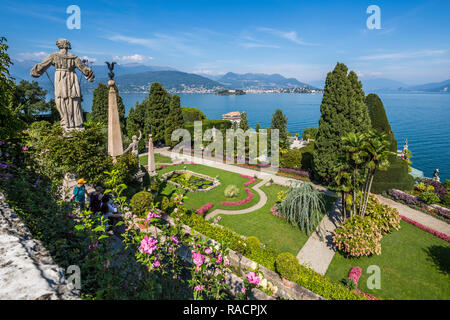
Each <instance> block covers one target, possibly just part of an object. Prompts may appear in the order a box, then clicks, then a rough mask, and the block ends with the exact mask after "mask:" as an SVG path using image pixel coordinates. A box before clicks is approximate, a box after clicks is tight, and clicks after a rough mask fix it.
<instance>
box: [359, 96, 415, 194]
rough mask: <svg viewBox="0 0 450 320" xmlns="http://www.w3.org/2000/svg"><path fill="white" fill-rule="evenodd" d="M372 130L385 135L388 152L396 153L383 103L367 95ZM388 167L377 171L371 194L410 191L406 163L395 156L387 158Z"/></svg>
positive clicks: (411, 184)
mask: <svg viewBox="0 0 450 320" xmlns="http://www.w3.org/2000/svg"><path fill="white" fill-rule="evenodd" d="M365 102H366V105H367V108H368V109H369V115H370V119H371V123H372V128H373V129H374V130H376V131H378V132H383V133H387V134H388V135H389V141H390V143H391V146H390V151H392V152H397V140H396V139H395V136H394V132H393V131H392V129H391V125H390V124H389V121H388V118H387V116H386V110H385V108H384V106H383V102H382V101H381V99H380V98H379V97H378V96H377V95H376V94H373V93H371V94H369V95H368V96H367V97H366V99H365ZM388 161H389V163H390V166H389V168H388V170H387V171H377V172H375V175H374V177H373V183H372V192H375V193H381V192H383V191H386V190H389V189H392V188H395V189H400V190H411V189H412V188H413V187H414V178H413V177H412V176H411V175H410V174H409V171H408V163H407V162H406V161H405V160H403V159H401V158H399V157H398V156H396V155H392V156H390V157H389V158H388Z"/></svg>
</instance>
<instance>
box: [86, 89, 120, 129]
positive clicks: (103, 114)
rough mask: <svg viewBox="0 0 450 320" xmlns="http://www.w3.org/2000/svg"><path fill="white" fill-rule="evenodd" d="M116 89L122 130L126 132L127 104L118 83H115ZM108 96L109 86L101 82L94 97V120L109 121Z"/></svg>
mask: <svg viewBox="0 0 450 320" xmlns="http://www.w3.org/2000/svg"><path fill="white" fill-rule="evenodd" d="M114 89H115V90H116V93H117V109H118V111H119V120H120V126H121V128H122V132H125V129H126V125H125V105H124V104H123V101H122V97H121V96H120V94H119V89H118V88H117V86H116V85H114ZM108 97H109V87H108V86H107V85H106V84H104V83H99V84H98V86H97V88H95V90H94V95H93V99H92V121H94V122H103V123H108Z"/></svg>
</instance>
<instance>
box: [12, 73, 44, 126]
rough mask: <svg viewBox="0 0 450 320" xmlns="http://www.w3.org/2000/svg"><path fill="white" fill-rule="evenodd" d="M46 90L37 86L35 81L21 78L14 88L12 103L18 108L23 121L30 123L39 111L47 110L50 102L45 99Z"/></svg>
mask: <svg viewBox="0 0 450 320" xmlns="http://www.w3.org/2000/svg"><path fill="white" fill-rule="evenodd" d="M46 95H47V91H46V90H44V89H42V88H41V87H39V84H38V83H37V82H36V81H32V82H29V81H25V80H21V81H20V82H19V84H18V85H16V87H15V89H14V95H13V105H14V107H15V108H16V109H17V110H20V115H21V117H22V119H23V120H24V121H26V122H27V123H31V122H33V121H34V119H35V116H37V115H39V114H40V113H41V112H48V111H50V110H51V108H52V104H51V103H48V102H46V101H45V96H46Z"/></svg>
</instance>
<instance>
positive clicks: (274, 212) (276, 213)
mask: <svg viewBox="0 0 450 320" xmlns="http://www.w3.org/2000/svg"><path fill="white" fill-rule="evenodd" d="M270 213H272V214H273V215H274V216H275V217H278V218H286V216H285V215H282V214H280V213H279V212H278V206H277V204H276V203H275V204H274V205H273V207H272V208H270Z"/></svg>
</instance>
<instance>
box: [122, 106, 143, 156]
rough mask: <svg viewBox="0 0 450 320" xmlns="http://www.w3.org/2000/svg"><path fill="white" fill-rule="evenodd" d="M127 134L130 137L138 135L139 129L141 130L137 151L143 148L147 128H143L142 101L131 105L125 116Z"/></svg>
mask: <svg viewBox="0 0 450 320" xmlns="http://www.w3.org/2000/svg"><path fill="white" fill-rule="evenodd" d="M126 122H127V136H128V138H129V139H130V141H131V138H132V137H133V136H134V135H135V136H137V137H139V130H141V132H142V135H143V138H142V139H141V141H140V142H139V152H141V151H143V150H144V149H145V142H146V141H147V138H148V137H147V133H148V130H147V128H145V109H144V103H138V102H136V106H135V107H134V108H133V107H131V109H130V111H129V112H128V117H127V120H126Z"/></svg>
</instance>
